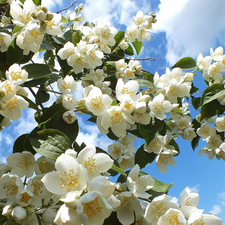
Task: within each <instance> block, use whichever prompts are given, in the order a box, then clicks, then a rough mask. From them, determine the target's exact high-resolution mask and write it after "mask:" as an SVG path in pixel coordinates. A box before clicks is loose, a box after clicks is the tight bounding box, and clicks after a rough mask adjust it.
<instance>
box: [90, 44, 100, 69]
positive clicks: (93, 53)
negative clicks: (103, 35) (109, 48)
mask: <svg viewBox="0 0 225 225" xmlns="http://www.w3.org/2000/svg"><path fill="white" fill-rule="evenodd" d="M86 55H87V63H88V65H89V66H90V67H91V68H93V69H94V68H95V67H97V66H101V65H102V60H101V59H102V58H103V57H104V54H103V52H101V51H99V50H98V45H97V44H89V45H87V51H86Z"/></svg>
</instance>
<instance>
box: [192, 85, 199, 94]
mask: <svg viewBox="0 0 225 225" xmlns="http://www.w3.org/2000/svg"><path fill="white" fill-rule="evenodd" d="M196 91H198V88H197V87H195V86H194V85H193V83H192V84H191V90H190V94H191V95H192V94H194V93H195V92H196Z"/></svg>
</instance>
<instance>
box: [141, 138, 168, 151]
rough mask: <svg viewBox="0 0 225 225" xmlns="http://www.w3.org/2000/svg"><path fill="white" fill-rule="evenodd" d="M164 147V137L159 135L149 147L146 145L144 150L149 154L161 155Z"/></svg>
mask: <svg viewBox="0 0 225 225" xmlns="http://www.w3.org/2000/svg"><path fill="white" fill-rule="evenodd" d="M163 146H164V142H163V136H161V135H157V136H156V137H155V138H154V139H153V140H152V141H151V142H150V143H149V145H148V146H147V145H146V143H145V144H144V150H145V151H146V152H149V153H151V152H154V153H155V154H159V153H160V152H161V151H162V148H163Z"/></svg>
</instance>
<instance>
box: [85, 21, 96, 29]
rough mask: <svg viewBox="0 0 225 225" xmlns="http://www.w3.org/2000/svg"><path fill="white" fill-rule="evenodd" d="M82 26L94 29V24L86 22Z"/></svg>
mask: <svg viewBox="0 0 225 225" xmlns="http://www.w3.org/2000/svg"><path fill="white" fill-rule="evenodd" d="M83 26H87V27H90V28H92V27H95V24H94V23H92V22H86V23H85V24H84V25H83Z"/></svg>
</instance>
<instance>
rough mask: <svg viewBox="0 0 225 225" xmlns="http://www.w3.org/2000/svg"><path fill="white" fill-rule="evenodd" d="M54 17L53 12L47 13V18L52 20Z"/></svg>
mask: <svg viewBox="0 0 225 225" xmlns="http://www.w3.org/2000/svg"><path fill="white" fill-rule="evenodd" d="M53 17H54V16H53V14H51V13H47V15H46V20H52V19H53Z"/></svg>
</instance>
